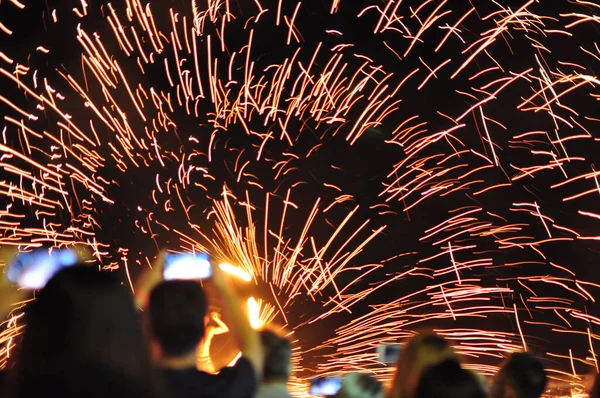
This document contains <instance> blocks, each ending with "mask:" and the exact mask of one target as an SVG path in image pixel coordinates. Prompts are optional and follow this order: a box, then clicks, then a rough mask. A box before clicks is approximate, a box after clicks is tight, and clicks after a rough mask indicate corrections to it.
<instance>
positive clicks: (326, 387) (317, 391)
mask: <svg viewBox="0 0 600 398" xmlns="http://www.w3.org/2000/svg"><path fill="white" fill-rule="evenodd" d="M341 388H342V378H341V377H340V376H330V377H315V378H314V379H312V380H311V381H310V395H316V396H324V397H331V396H334V395H335V394H337V393H338V391H340V389H341Z"/></svg>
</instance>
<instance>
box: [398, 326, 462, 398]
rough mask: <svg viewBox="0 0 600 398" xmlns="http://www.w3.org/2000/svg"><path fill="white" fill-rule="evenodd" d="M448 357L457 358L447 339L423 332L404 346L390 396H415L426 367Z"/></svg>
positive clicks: (407, 397)
mask: <svg viewBox="0 0 600 398" xmlns="http://www.w3.org/2000/svg"><path fill="white" fill-rule="evenodd" d="M448 358H455V354H454V351H453V350H452V347H451V346H450V344H449V343H448V341H447V340H446V339H444V338H443V337H440V336H438V335H436V334H433V333H421V334H419V335H417V336H415V337H413V338H412V339H411V340H410V341H409V342H408V343H407V344H406V346H404V347H403V348H402V350H401V352H400V356H399V357H398V362H397V363H396V372H395V374H394V378H393V380H392V386H391V389H390V392H389V397H390V398H413V395H414V393H415V389H416V388H417V384H418V382H419V378H420V376H421V373H422V372H423V370H424V369H426V368H427V367H429V366H431V365H435V364H437V363H440V362H442V361H444V360H445V359H448Z"/></svg>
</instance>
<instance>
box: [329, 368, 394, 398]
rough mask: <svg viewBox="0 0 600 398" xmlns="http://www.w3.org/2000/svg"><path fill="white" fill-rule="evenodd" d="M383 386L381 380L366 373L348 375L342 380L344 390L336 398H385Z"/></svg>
mask: <svg viewBox="0 0 600 398" xmlns="http://www.w3.org/2000/svg"><path fill="white" fill-rule="evenodd" d="M384 396H385V393H384V390H383V385H382V384H381V382H379V380H377V379H376V378H374V377H373V376H371V375H368V374H364V373H348V374H347V375H345V376H344V378H343V379H342V388H341V389H340V391H339V392H338V393H337V394H336V398H383V397H384Z"/></svg>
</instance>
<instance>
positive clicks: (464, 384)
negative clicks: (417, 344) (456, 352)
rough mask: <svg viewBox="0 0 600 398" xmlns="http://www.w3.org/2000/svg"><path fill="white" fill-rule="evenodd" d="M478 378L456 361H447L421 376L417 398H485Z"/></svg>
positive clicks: (430, 368)
mask: <svg viewBox="0 0 600 398" xmlns="http://www.w3.org/2000/svg"><path fill="white" fill-rule="evenodd" d="M485 397H486V392H485V388H484V386H483V385H482V383H481V382H480V380H479V379H478V378H477V376H476V375H475V374H473V373H471V372H469V371H468V370H465V369H463V368H461V366H460V363H459V362H458V360H456V359H447V360H445V361H443V362H441V363H439V364H437V365H434V366H431V367H429V368H427V369H426V370H425V371H424V372H423V374H422V375H421V379H420V380H419V384H418V386H417V389H416V393H415V398H485Z"/></svg>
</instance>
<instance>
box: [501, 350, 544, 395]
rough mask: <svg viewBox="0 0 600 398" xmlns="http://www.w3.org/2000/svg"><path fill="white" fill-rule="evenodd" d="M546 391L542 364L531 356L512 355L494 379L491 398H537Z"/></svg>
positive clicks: (520, 353) (523, 354) (525, 354)
mask: <svg viewBox="0 0 600 398" xmlns="http://www.w3.org/2000/svg"><path fill="white" fill-rule="evenodd" d="M545 389H546V371H545V370H544V363H543V362H542V361H541V360H540V359H539V358H536V357H534V356H533V355H530V354H527V353H524V352H519V353H514V354H512V355H511V356H510V357H509V358H508V360H507V361H506V362H505V363H504V365H503V366H502V367H501V369H500V371H499V372H498V374H497V375H496V377H495V378H494V382H493V385H492V398H538V397H540V396H541V395H542V394H543V393H544V391H545Z"/></svg>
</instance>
